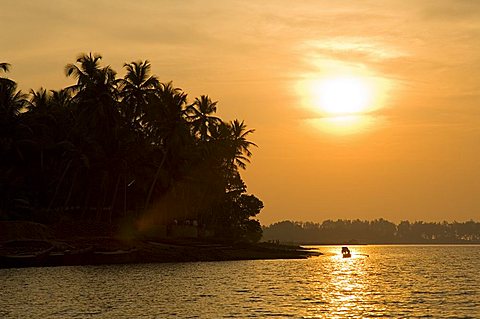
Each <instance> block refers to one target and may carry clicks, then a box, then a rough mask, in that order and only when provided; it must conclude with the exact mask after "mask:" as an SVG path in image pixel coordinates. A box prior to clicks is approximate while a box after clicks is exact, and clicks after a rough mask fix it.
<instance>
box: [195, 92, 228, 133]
mask: <svg viewBox="0 0 480 319" xmlns="http://www.w3.org/2000/svg"><path fill="white" fill-rule="evenodd" d="M217 103H218V102H217V101H215V102H213V101H212V100H211V99H210V97H208V95H201V96H200V98H195V102H194V103H193V104H192V105H189V106H188V107H187V109H186V113H187V119H188V121H189V122H190V123H191V124H192V127H193V133H194V134H195V135H197V136H198V137H199V139H200V140H201V141H203V142H204V141H207V140H208V139H209V138H210V137H211V136H212V131H213V130H214V129H215V127H216V126H218V125H220V123H221V122H222V120H221V119H220V118H218V117H216V116H212V114H214V113H215V112H216V111H217Z"/></svg>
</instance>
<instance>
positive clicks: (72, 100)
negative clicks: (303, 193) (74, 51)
mask: <svg viewBox="0 0 480 319" xmlns="http://www.w3.org/2000/svg"><path fill="white" fill-rule="evenodd" d="M101 61H102V56H101V55H99V54H96V53H95V54H92V53H89V54H81V55H79V56H78V58H77V60H76V62H75V63H70V64H67V65H66V67H65V74H66V76H67V77H70V78H72V79H73V80H74V81H75V82H74V83H73V84H72V85H70V86H68V87H66V88H64V89H62V90H59V91H53V90H46V89H43V88H40V89H39V90H37V91H35V90H31V91H30V93H29V94H24V93H22V92H21V91H20V90H18V89H17V84H16V82H15V81H13V80H11V79H8V78H7V77H6V75H7V72H8V71H9V70H10V68H11V66H10V64H8V63H0V72H1V74H0V219H10V220H12V219H25V220H34V221H40V222H43V223H55V222H56V221H58V220H63V219H69V220H77V221H81V220H94V221H98V222H102V223H109V224H115V223H118V222H119V221H120V220H125V219H130V220H135V219H138V218H140V217H141V215H142V214H143V213H144V212H146V211H150V212H151V211H152V210H154V211H155V210H157V211H156V212H155V213H156V214H158V215H159V218H160V219H161V220H162V222H163V223H167V224H168V223H172V222H174V221H175V222H177V221H179V220H195V221H197V222H198V224H199V225H201V227H207V228H209V229H214V230H215V232H216V233H217V234H221V236H223V237H225V238H229V239H231V240H248V241H255V240H258V239H259V238H260V236H261V227H260V224H259V223H258V221H257V220H254V219H252V218H253V217H255V216H256V215H257V214H258V213H259V212H260V209H261V208H262V207H263V204H262V202H261V201H260V200H259V199H258V198H256V197H255V196H254V195H248V194H247V193H246V186H245V183H244V182H243V180H242V178H241V176H240V171H241V170H242V169H245V168H246V166H247V163H248V162H249V158H250V157H251V155H252V153H251V151H252V147H255V146H256V145H255V144H254V143H253V142H251V141H250V140H249V138H250V135H251V134H252V133H253V132H254V130H252V129H249V128H248V127H247V126H246V125H245V123H244V122H243V121H239V120H236V119H235V120H233V121H231V122H229V121H224V120H222V119H220V118H219V117H217V116H216V115H215V114H216V111H217V107H218V102H217V101H213V100H212V99H211V98H210V97H209V96H208V95H202V96H200V97H196V98H194V99H193V100H190V99H189V98H188V95H187V94H186V93H185V92H184V91H183V90H181V89H180V88H176V87H175V86H174V85H173V83H172V82H165V83H161V82H160V81H159V80H158V78H157V77H156V76H155V75H152V74H151V65H150V62H149V61H148V60H145V61H133V62H130V63H125V64H124V68H125V71H126V73H125V76H124V77H123V78H117V73H116V72H115V71H114V70H113V69H112V68H111V67H110V66H102V65H101ZM167 199H168V202H169V204H168V205H167V206H165V205H163V206H162V207H167V209H158V207H159V205H157V204H158V203H159V202H165V201H167Z"/></svg>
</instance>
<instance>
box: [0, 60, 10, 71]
mask: <svg viewBox="0 0 480 319" xmlns="http://www.w3.org/2000/svg"><path fill="white" fill-rule="evenodd" d="M0 70H3V72H8V71H10V63H6V62H0Z"/></svg>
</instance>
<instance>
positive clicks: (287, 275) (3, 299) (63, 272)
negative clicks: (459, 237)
mask: <svg viewBox="0 0 480 319" xmlns="http://www.w3.org/2000/svg"><path fill="white" fill-rule="evenodd" d="M317 248H318V249H319V250H320V251H321V252H323V253H324V254H325V255H323V256H320V257H313V258H310V259H306V260H253V261H229V262H228V261H227V262H201V263H170V264H137V265H104V266H71V267H45V268H25V269H0V280H1V281H0V287H1V289H0V318H174V317H178V318H219V317H227V318H246V317H250V318H264V317H278V318H282V317H292V318H374V317H377V318H388V317H390V318H406V317H408V318H417V317H418V318H427V317H430V318H480V246H479V245H471V246H459V245H456V246H453V245H452V246H440V245H439V246H425V245H418V246H398V245H385V246H380V245H371V246H351V247H350V249H351V251H352V254H353V256H352V258H345V259H344V258H342V257H341V256H340V247H338V246H337V247H334V246H318V247H317ZM366 255H368V256H366Z"/></svg>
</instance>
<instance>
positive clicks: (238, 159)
mask: <svg viewBox="0 0 480 319" xmlns="http://www.w3.org/2000/svg"><path fill="white" fill-rule="evenodd" d="M253 132H255V130H253V129H249V130H247V125H246V124H245V123H244V121H241V122H240V121H239V120H234V121H233V122H231V123H230V139H231V143H232V147H233V156H232V158H231V159H232V163H234V166H235V167H237V168H238V167H239V168H241V169H246V167H247V163H250V159H249V158H250V157H251V156H252V152H251V151H250V147H251V146H257V145H256V144H255V143H253V142H250V141H248V140H247V139H246V137H247V135H249V134H252V133H253Z"/></svg>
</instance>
